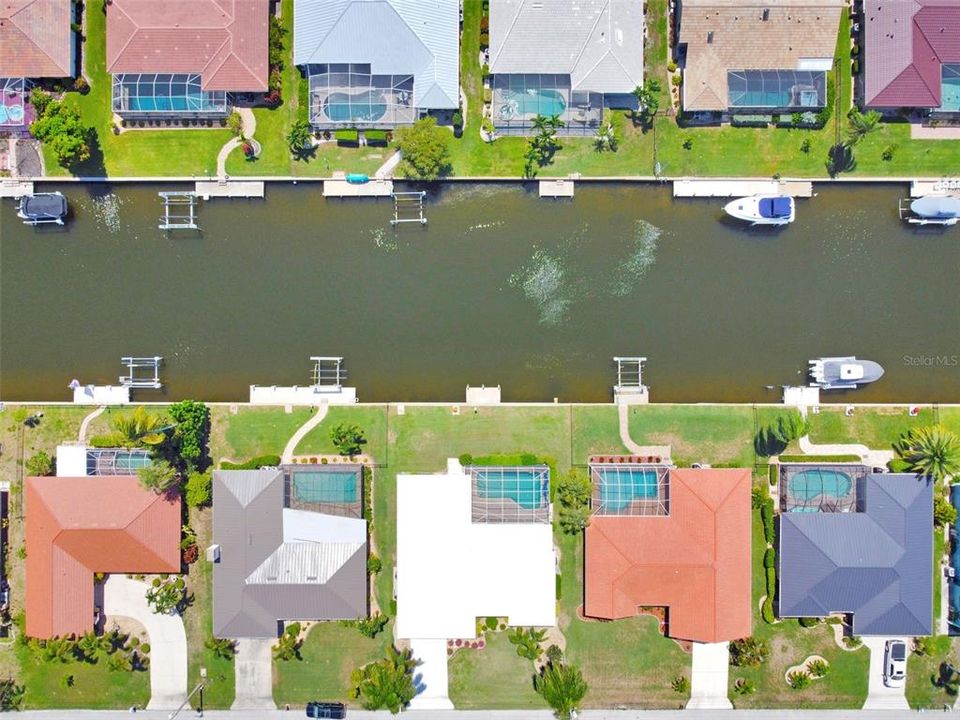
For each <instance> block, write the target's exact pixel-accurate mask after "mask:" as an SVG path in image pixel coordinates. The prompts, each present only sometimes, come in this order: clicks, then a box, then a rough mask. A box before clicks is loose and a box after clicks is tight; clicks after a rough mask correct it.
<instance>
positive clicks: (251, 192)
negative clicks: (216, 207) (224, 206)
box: [196, 180, 264, 200]
mask: <svg viewBox="0 0 960 720" xmlns="http://www.w3.org/2000/svg"><path fill="white" fill-rule="evenodd" d="M196 193H197V195H199V196H200V197H202V198H203V199H204V200H209V199H210V198H218V197H222V198H262V197H263V196H264V183H263V182H262V181H260V182H258V181H250V180H228V181H226V182H220V181H217V180H213V181H211V180H200V181H197V187H196Z"/></svg>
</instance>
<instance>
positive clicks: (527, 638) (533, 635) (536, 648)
mask: <svg viewBox="0 0 960 720" xmlns="http://www.w3.org/2000/svg"><path fill="white" fill-rule="evenodd" d="M546 637H547V631H546V630H542V629H541V630H534V629H533V628H527V629H524V628H522V627H519V628H516V629H515V630H512V631H511V632H510V634H509V635H507V639H508V640H509V641H510V643H511V644H513V645H516V646H517V655H519V656H520V657H522V658H527V659H528V660H536V659H537V658H538V657H540V643H542V642H543V641H544V640H545V639H546Z"/></svg>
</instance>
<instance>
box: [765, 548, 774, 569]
mask: <svg viewBox="0 0 960 720" xmlns="http://www.w3.org/2000/svg"><path fill="white" fill-rule="evenodd" d="M776 563H777V552H776V550H774V549H773V548H767V550H766V552H764V553H763V566H764V567H765V568H767V569H768V570H769V569H770V568H772V567H774V566H775V565H776Z"/></svg>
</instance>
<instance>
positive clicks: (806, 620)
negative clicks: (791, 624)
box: [797, 617, 821, 628]
mask: <svg viewBox="0 0 960 720" xmlns="http://www.w3.org/2000/svg"><path fill="white" fill-rule="evenodd" d="M797 622H798V623H800V627H805V628H812V627H816V626H817V625H819V624H820V622H821V620H820V618H818V617H802V618H797Z"/></svg>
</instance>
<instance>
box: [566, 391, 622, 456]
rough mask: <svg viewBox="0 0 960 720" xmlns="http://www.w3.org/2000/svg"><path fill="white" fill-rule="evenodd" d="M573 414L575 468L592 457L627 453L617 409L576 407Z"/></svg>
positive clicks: (587, 406)
mask: <svg viewBox="0 0 960 720" xmlns="http://www.w3.org/2000/svg"><path fill="white" fill-rule="evenodd" d="M571 413H572V419H571V423H572V425H573V431H572V432H573V458H572V462H573V464H574V465H582V464H584V463H586V462H587V458H588V457H589V456H590V455H599V454H623V453H626V452H627V449H626V448H625V447H624V446H623V443H622V442H621V441H620V420H619V416H618V413H617V408H616V407H615V406H613V405H574V406H573V408H572V409H571Z"/></svg>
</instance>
